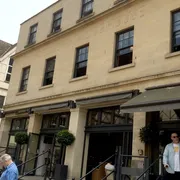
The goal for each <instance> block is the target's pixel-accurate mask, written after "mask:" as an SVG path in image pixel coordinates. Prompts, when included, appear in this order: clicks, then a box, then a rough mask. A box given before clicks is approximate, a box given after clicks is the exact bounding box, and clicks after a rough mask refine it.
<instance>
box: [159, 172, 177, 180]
mask: <svg viewBox="0 0 180 180" xmlns="http://www.w3.org/2000/svg"><path fill="white" fill-rule="evenodd" d="M163 180H180V172H175V174H169V173H166V174H165V176H164V178H163Z"/></svg>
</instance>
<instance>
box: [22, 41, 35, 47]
mask: <svg viewBox="0 0 180 180" xmlns="http://www.w3.org/2000/svg"><path fill="white" fill-rule="evenodd" d="M34 44H36V42H33V43H31V44H27V45H26V46H24V48H28V47H30V46H33V45H34Z"/></svg>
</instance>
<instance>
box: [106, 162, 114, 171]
mask: <svg viewBox="0 0 180 180" xmlns="http://www.w3.org/2000/svg"><path fill="white" fill-rule="evenodd" d="M105 169H106V170H109V171H114V166H113V165H112V164H110V163H107V164H106V166H105Z"/></svg>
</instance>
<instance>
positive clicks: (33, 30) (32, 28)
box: [31, 25, 37, 33]
mask: <svg viewBox="0 0 180 180" xmlns="http://www.w3.org/2000/svg"><path fill="white" fill-rule="evenodd" d="M36 31H37V25H35V26H32V27H31V33H34V32H36Z"/></svg>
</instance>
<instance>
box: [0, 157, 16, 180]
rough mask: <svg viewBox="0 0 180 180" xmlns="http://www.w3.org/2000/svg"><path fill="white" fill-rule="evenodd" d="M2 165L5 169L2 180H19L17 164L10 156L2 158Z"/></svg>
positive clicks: (0, 158)
mask: <svg viewBox="0 0 180 180" xmlns="http://www.w3.org/2000/svg"><path fill="white" fill-rule="evenodd" d="M0 163H1V164H2V166H3V167H4V168H5V171H4V172H3V173H2V175H1V177H0V180H18V176H19V173H18V169H17V166H16V164H15V163H14V162H13V161H12V158H11V156H10V155H9V154H4V155H2V156H1V157H0Z"/></svg>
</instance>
